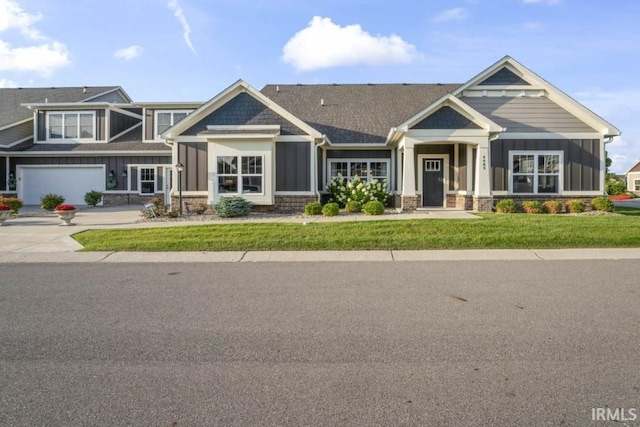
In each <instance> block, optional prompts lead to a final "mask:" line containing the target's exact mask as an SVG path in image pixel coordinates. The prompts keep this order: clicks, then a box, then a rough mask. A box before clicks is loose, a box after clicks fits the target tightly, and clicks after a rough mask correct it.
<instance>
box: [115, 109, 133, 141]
mask: <svg viewBox="0 0 640 427" xmlns="http://www.w3.org/2000/svg"><path fill="white" fill-rule="evenodd" d="M138 123H140V120H139V119H136V118H135V117H131V116H127V115H126V114H121V113H118V112H117V111H111V116H110V118H109V136H110V137H114V136H116V135H118V134H119V133H122V132H124V131H125V130H127V129H129V128H130V127H132V126H134V125H136V124H138Z"/></svg>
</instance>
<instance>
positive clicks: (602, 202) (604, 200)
mask: <svg viewBox="0 0 640 427" xmlns="http://www.w3.org/2000/svg"><path fill="white" fill-rule="evenodd" d="M591 207H592V208H593V209H595V210H597V211H602V212H613V210H614V209H615V206H614V205H613V202H612V201H611V200H609V198H608V197H606V196H600V197H596V198H595V199H593V200H591Z"/></svg>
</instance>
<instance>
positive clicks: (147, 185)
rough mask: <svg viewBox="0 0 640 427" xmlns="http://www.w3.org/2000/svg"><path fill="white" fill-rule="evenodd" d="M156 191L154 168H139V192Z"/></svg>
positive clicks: (151, 192)
mask: <svg viewBox="0 0 640 427" xmlns="http://www.w3.org/2000/svg"><path fill="white" fill-rule="evenodd" d="M155 192H156V168H140V193H142V194H153V193H155Z"/></svg>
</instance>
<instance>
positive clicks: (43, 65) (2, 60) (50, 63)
mask: <svg viewBox="0 0 640 427" xmlns="http://www.w3.org/2000/svg"><path fill="white" fill-rule="evenodd" d="M68 64H69V51H68V50H67V47H66V46H65V45H63V44H62V43H58V42H55V41H52V42H49V43H44V44H40V45H37V46H27V47H16V48H13V47H11V45H10V44H8V43H5V42H4V41H2V40H0V71H34V72H39V73H41V74H44V75H49V74H51V72H53V70H55V69H58V68H61V67H64V66H66V65H68Z"/></svg>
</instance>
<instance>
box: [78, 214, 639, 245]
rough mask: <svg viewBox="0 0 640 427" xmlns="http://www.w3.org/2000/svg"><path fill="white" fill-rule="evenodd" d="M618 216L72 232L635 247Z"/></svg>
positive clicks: (167, 240) (629, 223)
mask: <svg viewBox="0 0 640 427" xmlns="http://www.w3.org/2000/svg"><path fill="white" fill-rule="evenodd" d="M620 212H621V213H622V214H624V215H625V216H572V215H525V214H516V215H498V214H480V216H481V217H482V220H446V219H427V220H407V221H384V220H381V221H362V222H333V223H311V224H308V225H302V224H300V223H241V224H222V225H213V224H212V225H197V226H179V227H168V228H167V227H163V228H140V229H127V230H89V231H84V232H81V233H78V234H76V235H74V238H75V239H76V240H77V241H78V242H80V243H81V244H82V245H83V246H84V247H85V250H86V251H237V250H240V251H244V250H253V251H264V250H373V249H474V248H485V249H491V248H493V249H498V248H502V249H504V248H513V249H515V248H521V249H524V248H540V249H541V248H595V247H603V248H604V247H608V248H614V247H638V246H640V210H639V209H632V208H624V210H620Z"/></svg>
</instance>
